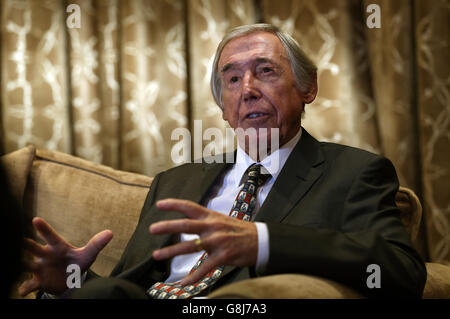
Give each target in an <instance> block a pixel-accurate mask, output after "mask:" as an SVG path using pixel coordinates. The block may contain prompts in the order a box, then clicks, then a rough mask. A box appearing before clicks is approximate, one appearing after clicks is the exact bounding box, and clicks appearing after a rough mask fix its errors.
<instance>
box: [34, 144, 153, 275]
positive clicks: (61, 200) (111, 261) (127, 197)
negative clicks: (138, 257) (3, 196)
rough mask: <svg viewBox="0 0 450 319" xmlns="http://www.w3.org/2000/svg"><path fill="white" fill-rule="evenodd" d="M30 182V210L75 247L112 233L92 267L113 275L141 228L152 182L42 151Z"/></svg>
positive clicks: (144, 178) (148, 178) (146, 178)
mask: <svg viewBox="0 0 450 319" xmlns="http://www.w3.org/2000/svg"><path fill="white" fill-rule="evenodd" d="M30 177H31V178H29V182H28V185H27V189H26V194H25V196H26V205H25V209H26V210H27V211H28V212H29V213H31V214H33V216H39V217H42V218H44V219H45V220H46V221H47V222H48V223H49V224H50V225H52V226H53V228H54V229H55V230H56V231H57V232H58V233H60V234H61V235H62V236H63V237H64V238H65V239H66V240H67V241H68V242H70V243H71V244H73V245H75V246H83V245H85V244H86V243H87V240H88V239H89V238H90V237H92V236H93V235H94V234H96V233H97V232H99V231H102V230H104V229H110V230H112V232H113V233H114V237H113V239H112V241H111V242H110V243H109V244H108V245H107V246H106V247H105V249H103V250H102V252H101V253H100V254H99V256H98V257H97V260H96V261H95V263H94V264H93V266H92V268H91V269H92V270H94V271H95V272H96V273H98V274H99V275H102V276H105V275H109V273H110V272H111V270H112V268H113V267H114V266H115V264H116V263H117V261H118V259H119V258H120V256H121V254H122V252H123V250H124V248H125V246H126V244H127V242H128V240H129V238H130V237H131V234H132V233H133V231H134V229H135V227H136V224H137V221H138V218H139V215H140V212H141V209H142V206H143V203H144V201H145V197H146V195H147V193H148V190H149V186H150V184H151V182H152V178H150V177H146V176H143V175H140V174H134V173H129V172H123V171H119V170H114V169H112V168H110V167H106V166H103V165H99V164H95V163H93V162H90V161H86V160H83V159H80V158H77V157H74V156H70V155H67V154H64V153H60V152H56V151H48V150H40V149H38V150H37V151H36V156H35V159H34V161H33V164H32V166H31V171H30Z"/></svg>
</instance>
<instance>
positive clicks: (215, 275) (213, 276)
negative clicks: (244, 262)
mask: <svg viewBox="0 0 450 319" xmlns="http://www.w3.org/2000/svg"><path fill="white" fill-rule="evenodd" d="M261 167H262V166H261V165H260V164H253V165H251V166H250V167H249V168H248V169H247V170H246V171H245V174H244V179H245V182H244V186H243V187H242V189H241V190H240V191H239V194H238V195H237V197H236V200H235V201H234V204H233V207H232V208H231V211H230V216H231V217H234V218H238V219H242V220H244V221H250V220H251V219H252V212H253V209H254V208H255V205H256V194H257V191H258V187H259V186H261V185H262V184H263V183H264V182H265V181H266V180H267V179H268V178H269V177H270V174H268V173H267V174H261ZM207 257H208V253H206V252H205V253H203V255H202V256H201V257H200V259H199V260H198V261H197V263H196V264H195V265H194V267H192V270H191V271H190V273H192V272H194V271H195V270H197V268H198V267H200V265H201V264H202V262H203V261H204V260H205V259H206V258H207ZM223 269H224V266H219V267H217V268H216V269H213V270H212V271H210V272H209V273H208V274H207V275H206V276H205V277H203V278H202V279H201V280H200V281H198V282H196V283H195V284H193V285H188V286H184V287H183V286H181V285H180V282H179V281H178V282H174V283H162V282H157V283H156V284H154V285H153V286H151V287H150V288H149V289H148V290H147V295H148V296H150V297H151V298H155V299H188V298H191V297H193V296H195V295H197V294H199V293H200V292H202V291H203V290H205V289H206V288H208V287H210V286H212V285H213V284H214V283H215V282H216V281H217V280H218V279H219V277H220V275H221V274H222V271H223Z"/></svg>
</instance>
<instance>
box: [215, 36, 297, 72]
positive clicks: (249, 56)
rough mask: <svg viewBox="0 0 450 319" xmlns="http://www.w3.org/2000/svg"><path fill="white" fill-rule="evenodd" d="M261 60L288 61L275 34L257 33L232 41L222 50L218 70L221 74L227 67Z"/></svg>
mask: <svg viewBox="0 0 450 319" xmlns="http://www.w3.org/2000/svg"><path fill="white" fill-rule="evenodd" d="M261 58H265V59H270V60H273V61H276V62H280V63H281V62H282V61H286V60H287V59H288V57H287V53H286V50H285V48H284V46H283V44H282V43H281V41H280V39H278V37H277V36H276V35H275V34H273V33H269V32H255V33H251V34H247V35H244V36H241V37H238V38H235V39H233V40H231V41H230V42H228V43H227V44H226V45H225V47H224V48H223V50H222V53H221V55H220V59H219V63H218V69H219V72H220V71H221V70H222V69H223V68H224V67H225V66H227V65H230V64H239V63H245V62H246V61H251V60H257V59H261Z"/></svg>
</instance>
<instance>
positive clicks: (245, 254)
mask: <svg viewBox="0 0 450 319" xmlns="http://www.w3.org/2000/svg"><path fill="white" fill-rule="evenodd" d="M156 206H157V207H158V208H159V209H160V210H165V211H168V210H171V211H178V212H181V213H183V214H184V215H186V216H187V217H189V218H188V219H177V220H171V221H161V222H157V223H154V224H152V225H150V228H149V230H150V232H151V233H152V234H155V235H159V234H173V233H187V234H198V235H200V238H201V243H202V247H203V248H204V249H205V250H206V251H207V252H208V258H207V259H206V260H205V261H204V262H203V263H202V264H201V266H200V267H199V268H198V269H197V270H196V271H195V272H193V273H192V274H190V275H189V276H188V277H186V278H184V279H183V280H182V281H181V284H182V285H190V284H192V283H195V282H197V281H198V280H200V279H201V278H203V277H204V276H205V275H206V274H207V273H208V272H210V271H211V270H213V269H214V268H216V267H217V266H221V265H233V266H241V267H243V266H252V265H255V264H256V259H257V254H258V234H257V230H256V226H255V224H254V223H251V222H245V221H242V220H239V219H236V218H232V217H229V216H225V215H223V214H221V213H218V212H215V211H212V210H210V209H207V208H205V207H203V206H201V205H199V204H196V203H194V202H191V201H188V200H180V199H164V200H161V201H158V202H157V203H156ZM196 251H197V245H196V244H195V243H194V242H193V241H187V242H181V243H177V244H174V245H171V246H168V247H164V248H162V249H158V250H155V251H154V252H153V257H154V258H155V259H157V260H160V259H166V258H172V257H174V256H177V255H182V254H189V253H193V252H196Z"/></svg>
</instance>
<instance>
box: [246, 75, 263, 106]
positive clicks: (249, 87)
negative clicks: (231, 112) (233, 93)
mask: <svg viewBox="0 0 450 319" xmlns="http://www.w3.org/2000/svg"><path fill="white" fill-rule="evenodd" d="M242 91H243V92H242V98H243V100H244V101H245V102H250V101H253V100H255V101H256V100H258V99H259V98H260V97H261V92H260V91H259V88H258V84H257V79H255V77H254V76H253V73H252V72H250V71H247V72H246V73H245V74H244V79H243V83H242Z"/></svg>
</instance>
